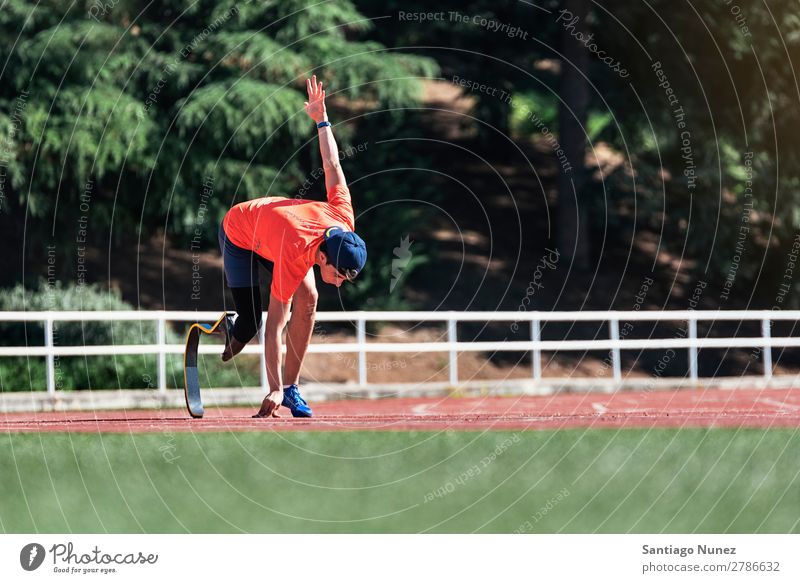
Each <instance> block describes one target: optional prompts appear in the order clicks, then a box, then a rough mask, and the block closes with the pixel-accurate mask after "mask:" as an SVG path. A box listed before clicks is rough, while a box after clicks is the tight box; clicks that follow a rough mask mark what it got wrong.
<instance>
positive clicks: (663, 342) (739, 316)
mask: <svg viewBox="0 0 800 583" xmlns="http://www.w3.org/2000/svg"><path fill="white" fill-rule="evenodd" d="M218 317H219V312H190V311H105V312H103V311H86V312H82V311H63V312H0V322H41V323H44V345H43V346H3V347H0V357H9V356H29V357H44V358H45V359H46V362H47V390H48V391H49V392H50V393H54V392H55V390H56V384H55V357H56V356H59V357H60V356H103V355H115V356H116V355H132V354H156V355H157V356H158V389H159V390H160V391H166V388H167V374H166V355H167V354H182V353H183V350H184V346H183V344H167V343H166V330H167V322H213V321H215V320H216V319H217V318H218ZM265 317H266V315H265ZM316 320H317V322H355V324H356V342H336V343H331V342H327V341H326V342H322V343H312V344H311V345H310V346H309V349H308V352H309V353H312V354H314V353H317V354H319V353H335V352H339V353H341V352H347V353H356V354H358V378H359V384H360V385H361V386H366V385H367V362H366V355H367V353H375V352H384V353H386V352H447V353H448V354H449V372H450V383H451V384H453V385H457V384H458V382H459V380H458V361H457V358H458V353H459V352H487V351H531V352H532V354H533V356H532V358H533V363H532V369H533V371H532V372H533V378H534V379H536V380H539V379H541V377H542V366H541V355H542V352H543V351H549V352H556V351H588V350H608V351H609V352H610V355H611V364H612V370H613V378H614V380H615V381H620V380H622V365H621V351H622V350H643V349H650V350H652V349H686V350H688V355H689V359H688V360H689V362H688V368H689V377H690V378H691V380H692V381H696V380H697V378H698V371H697V352H698V350H699V349H701V348H760V349H762V350H763V361H764V373H763V374H764V376H765V377H766V378H767V379H769V378H770V377H771V376H772V350H771V349H772V348H774V347H784V348H788V347H800V337H792V336H787V337H774V336H772V334H771V322H772V321H776V320H781V321H793V320H794V321H797V320H800V311H770V310H724V311H723V310H720V311H713V310H673V311H658V312H657V311H630V312H621V311H584V312H449V311H438V312H318V313H317V315H316ZM723 320H725V321H741V322H752V321H756V322H760V323H761V327H760V330H761V334H760V335H759V336H754V337H738V338H724V337H715V338H698V337H697V322H698V321H709V322H714V321H723ZM97 321H106V322H108V321H137V322H144V321H155V322H157V328H156V330H157V333H156V343H155V344H117V345H111V346H91V345H84V346H61V345H59V346H56V345H55V343H54V327H55V322H97ZM634 321H648V322H657V321H673V322H686V324H687V325H686V328H685V329H684V330H685V336H684V335H682V334H679V335H676V336H675V337H673V338H646V339H635V338H631V339H628V338H620V332H619V323H620V322H634ZM367 322H445V323H446V324H447V341H445V342H400V343H393V342H367V334H366V323H367ZM459 322H487V323H488V322H512V323H516V324H517V325H519V324H520V323H523V322H529V323H530V332H531V339H530V340H522V341H520V340H513V341H507V340H502V341H492V342H484V341H481V342H469V341H467V342H462V341H459V340H458V335H457V324H458V323H459ZM547 322H608V326H609V338H608V339H600V340H542V339H541V326H542V324H543V323H547ZM263 341H264V338H263V326H262V330H261V332H260V333H259V343H258V344H250V345H248V346H246V347H245V349H244V350H243V353H245V354H260V355H261V367H260V369H261V386H262V388H264V389H265V390H266V387H267V384H266V378H267V375H266V364H265V360H264V351H263V349H262V346H263ZM219 350H220V347H219V345H211V344H201V346H200V353H201V354H215V353H218V352H219ZM284 350H285V347H284Z"/></svg>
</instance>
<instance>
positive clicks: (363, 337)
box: [356, 314, 367, 387]
mask: <svg viewBox="0 0 800 583" xmlns="http://www.w3.org/2000/svg"><path fill="white" fill-rule="evenodd" d="M356 327H357V328H356V329H357V331H358V338H357V340H358V385H359V386H360V387H366V386H367V351H366V349H365V348H366V344H367V321H366V320H365V319H364V315H363V314H359V316H358V320H357V321H356Z"/></svg>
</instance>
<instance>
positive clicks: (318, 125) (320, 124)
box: [317, 121, 331, 130]
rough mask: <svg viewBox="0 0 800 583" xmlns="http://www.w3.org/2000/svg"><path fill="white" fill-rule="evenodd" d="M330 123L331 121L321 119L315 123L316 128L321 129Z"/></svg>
mask: <svg viewBox="0 0 800 583" xmlns="http://www.w3.org/2000/svg"><path fill="white" fill-rule="evenodd" d="M330 125H331V122H329V121H321V122H319V123H318V124H317V129H318V130H321V129H322V128H324V127H326V126H328V127H330Z"/></svg>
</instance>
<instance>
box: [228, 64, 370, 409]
mask: <svg viewBox="0 0 800 583" xmlns="http://www.w3.org/2000/svg"><path fill="white" fill-rule="evenodd" d="M306 89H307V91H308V101H307V102H306V104H305V109H306V113H308V115H309V116H310V117H311V119H313V120H314V122H315V123H316V124H317V131H318V134H319V147H320V152H321V153H322V165H323V168H324V170H325V189H326V191H327V193H328V201H327V202H319V201H313V200H302V199H287V198H283V197H266V198H259V199H256V200H250V201H247V202H243V203H240V204H237V205H236V206H234V207H233V208H232V209H230V210H229V211H228V213H227V214H226V215H225V218H224V219H223V221H222V225H220V230H219V241H220V250H221V252H222V257H223V261H224V264H225V279H226V280H227V283H228V287H229V288H231V293H232V295H233V300H234V303H235V306H236V312H237V318H236V322H235V324H234V326H233V330H232V334H231V340H230V344H229V345H228V346H226V347H225V351H224V352H223V353H222V360H223V361H228V360H230V359H231V358H233V357H234V356H235V355H236V354H238V353H239V352H241V350H242V349H243V348H244V346H245V345H246V344H247V343H248V342H249V341H250V340H251V339H252V338H253V336H255V334H256V332H257V330H258V328H259V326H260V325H261V313H262V308H261V291H260V289H259V285H258V265H259V264H261V265H262V266H264V267H266V268H267V269H268V270H269V271H271V272H272V287H271V288H270V298H269V307H268V308H267V321H266V324H265V329H264V351H265V355H266V364H267V381H268V383H269V394H268V395H267V396H266V397H265V398H264V401H263V402H262V403H261V409H260V410H259V411H258V413H257V414H256V415H254V417H270V416H273V417H277V416H278V408H279V407H280V406H281V405H283V406H284V407H287V408H288V409H289V410H291V412H292V415H293V416H295V417H311V416H312V411H311V408H310V407H309V406H308V404H307V403H306V401H305V400H304V399H303V397H302V396H300V389H299V387H298V383H299V380H300V368H301V367H302V364H303V358H304V357H305V354H306V350H307V348H308V344H309V342H310V341H311V332H312V330H313V328H314V314H315V312H316V308H317V288H316V284H315V281H314V269H313V267H314V265H318V266H319V268H320V274H321V276H322V280H323V281H324V282H326V283H330V284H333V285H335V286H336V287H339V286H340V285H342V283H343V282H344V281H353V280H354V279H355V278H356V276H357V275H358V274H359V272H360V271H361V270H362V269H363V268H364V263H365V262H366V259H367V249H366V245H365V244H364V241H363V240H362V239H361V238H360V237H359V236H358V235H356V234H355V233H354V232H353V230H354V229H355V218H354V215H353V207H352V204H351V202H350V191H349V190H348V188H347V182H346V181H345V178H344V173H343V172H342V167H341V165H340V164H339V150H338V148H337V147H336V141H335V140H334V138H333V131H332V129H331V124H330V123H329V122H328V114H327V112H326V110H325V90H324V89H323V88H322V83H321V82H320V83H317V77H316V75H315V76H313V77H312V78H311V79H307V80H306ZM290 304H291V305H292V315H291V320H290V319H289V305H290ZM287 322H288V325H289V326H288V331H287V335H286V361H285V363H284V370H283V375H281V332H282V331H283V328H284V326H286V324H287Z"/></svg>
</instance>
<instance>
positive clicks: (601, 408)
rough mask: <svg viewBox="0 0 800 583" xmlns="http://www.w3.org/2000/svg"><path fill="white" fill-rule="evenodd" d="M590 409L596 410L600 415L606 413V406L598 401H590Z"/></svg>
mask: <svg viewBox="0 0 800 583" xmlns="http://www.w3.org/2000/svg"><path fill="white" fill-rule="evenodd" d="M592 409H594V410H595V411H597V412H598V413H599V414H600V415H602V414H603V413H607V412H608V407H606V406H605V405H602V404H600V403H592Z"/></svg>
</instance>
